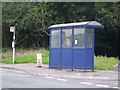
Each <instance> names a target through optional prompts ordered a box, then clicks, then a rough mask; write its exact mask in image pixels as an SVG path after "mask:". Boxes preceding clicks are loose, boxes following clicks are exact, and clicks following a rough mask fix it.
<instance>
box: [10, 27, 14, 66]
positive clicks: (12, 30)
mask: <svg viewBox="0 0 120 90" xmlns="http://www.w3.org/2000/svg"><path fill="white" fill-rule="evenodd" d="M10 32H13V41H12V48H13V61H12V63H13V64H14V63H15V26H14V27H10Z"/></svg>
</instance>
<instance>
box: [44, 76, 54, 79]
mask: <svg viewBox="0 0 120 90" xmlns="http://www.w3.org/2000/svg"><path fill="white" fill-rule="evenodd" d="M45 78H49V79H53V77H49V76H48V77H45Z"/></svg>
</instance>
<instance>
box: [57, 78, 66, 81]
mask: <svg viewBox="0 0 120 90" xmlns="http://www.w3.org/2000/svg"><path fill="white" fill-rule="evenodd" d="M57 80H59V81H67V80H66V79H61V78H57Z"/></svg>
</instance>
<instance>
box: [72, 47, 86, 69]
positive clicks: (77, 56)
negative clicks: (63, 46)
mask: <svg viewBox="0 0 120 90" xmlns="http://www.w3.org/2000/svg"><path fill="white" fill-rule="evenodd" d="M73 56H74V57H73V68H78V69H84V67H85V66H84V65H85V49H77V48H73Z"/></svg>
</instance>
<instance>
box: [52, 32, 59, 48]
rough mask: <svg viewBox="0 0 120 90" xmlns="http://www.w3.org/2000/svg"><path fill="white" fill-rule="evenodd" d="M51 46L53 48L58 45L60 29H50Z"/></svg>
mask: <svg viewBox="0 0 120 90" xmlns="http://www.w3.org/2000/svg"><path fill="white" fill-rule="evenodd" d="M51 47H54V48H59V47H60V30H52V41H51Z"/></svg>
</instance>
